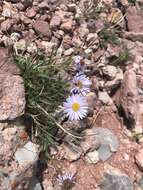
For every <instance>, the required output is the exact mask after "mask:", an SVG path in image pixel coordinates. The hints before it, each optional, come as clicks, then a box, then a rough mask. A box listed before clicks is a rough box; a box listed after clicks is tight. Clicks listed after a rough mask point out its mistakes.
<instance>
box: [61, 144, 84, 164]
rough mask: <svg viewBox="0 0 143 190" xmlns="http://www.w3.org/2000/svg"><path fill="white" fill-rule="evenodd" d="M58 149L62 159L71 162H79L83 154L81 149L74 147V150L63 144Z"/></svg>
mask: <svg viewBox="0 0 143 190" xmlns="http://www.w3.org/2000/svg"><path fill="white" fill-rule="evenodd" d="M58 149H59V152H60V155H61V157H63V158H65V159H66V160H68V161H69V162H73V161H76V160H78V159H79V158H80V156H81V154H82V150H81V149H80V147H77V146H74V149H73V147H71V148H70V147H68V146H66V145H64V144H62V145H61V146H60V147H59V148H58Z"/></svg>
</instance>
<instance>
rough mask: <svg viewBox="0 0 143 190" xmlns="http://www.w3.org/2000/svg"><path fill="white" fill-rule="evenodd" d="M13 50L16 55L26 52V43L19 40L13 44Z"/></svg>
mask: <svg viewBox="0 0 143 190" xmlns="http://www.w3.org/2000/svg"><path fill="white" fill-rule="evenodd" d="M14 49H15V51H16V53H18V52H23V51H25V50H26V41H25V40H24V39H21V40H19V41H18V42H16V43H15V44H14Z"/></svg>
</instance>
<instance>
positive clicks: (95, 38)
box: [86, 33, 99, 44]
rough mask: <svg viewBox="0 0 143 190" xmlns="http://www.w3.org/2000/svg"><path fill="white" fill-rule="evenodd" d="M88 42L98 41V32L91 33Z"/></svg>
mask: <svg viewBox="0 0 143 190" xmlns="http://www.w3.org/2000/svg"><path fill="white" fill-rule="evenodd" d="M86 41H87V43H92V44H93V43H94V44H95V43H98V42H99V40H98V35H97V34H96V33H89V34H88V36H87V39H86Z"/></svg>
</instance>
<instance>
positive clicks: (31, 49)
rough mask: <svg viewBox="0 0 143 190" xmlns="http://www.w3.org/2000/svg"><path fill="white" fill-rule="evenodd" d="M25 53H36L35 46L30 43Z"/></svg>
mask: <svg viewBox="0 0 143 190" xmlns="http://www.w3.org/2000/svg"><path fill="white" fill-rule="evenodd" d="M27 52H28V53H36V52H37V46H36V44H35V43H30V44H29V45H28V46H27Z"/></svg>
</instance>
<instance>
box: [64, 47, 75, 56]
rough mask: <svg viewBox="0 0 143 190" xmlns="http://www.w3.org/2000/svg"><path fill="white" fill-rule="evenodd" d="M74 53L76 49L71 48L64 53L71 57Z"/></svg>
mask: <svg viewBox="0 0 143 190" xmlns="http://www.w3.org/2000/svg"><path fill="white" fill-rule="evenodd" d="M73 52H74V49H73V48H70V49H68V50H65V51H64V55H65V56H69V55H72V53H73Z"/></svg>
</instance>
